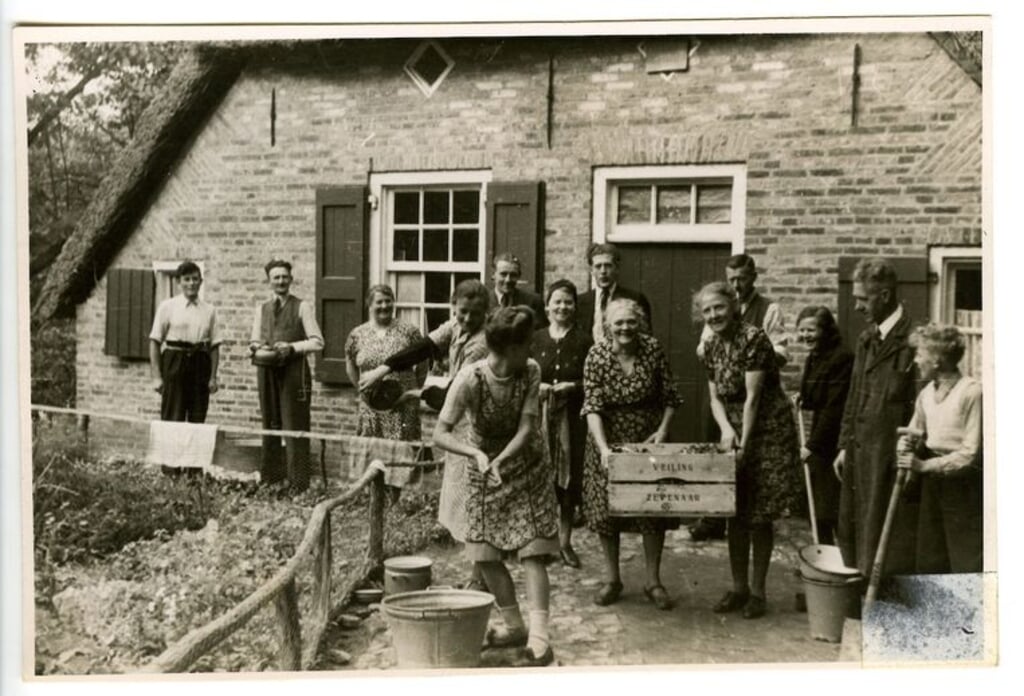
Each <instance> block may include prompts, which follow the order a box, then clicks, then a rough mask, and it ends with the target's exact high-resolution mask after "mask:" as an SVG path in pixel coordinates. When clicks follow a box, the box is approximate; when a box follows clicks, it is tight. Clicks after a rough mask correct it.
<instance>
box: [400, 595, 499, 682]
mask: <svg viewBox="0 0 1024 696" xmlns="http://www.w3.org/2000/svg"><path fill="white" fill-rule="evenodd" d="M493 604H494V595H492V594H489V593H487V592H476V591H474V590H428V591H421V592H403V593H401V594H396V595H391V596H388V597H385V598H384V601H383V602H381V605H380V608H381V613H382V614H383V615H384V618H385V620H386V621H387V623H388V627H389V628H390V629H391V640H392V643H393V644H394V646H395V653H396V656H397V658H398V666H399V667H400V668H403V669H433V668H438V667H477V666H479V664H480V649H481V646H482V645H483V642H484V634H485V633H486V632H487V620H488V618H489V617H490V614H491V605H493Z"/></svg>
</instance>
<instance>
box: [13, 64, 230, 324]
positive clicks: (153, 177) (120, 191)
mask: <svg viewBox="0 0 1024 696" xmlns="http://www.w3.org/2000/svg"><path fill="white" fill-rule="evenodd" d="M243 62H244V54H243V53H241V52H239V51H232V50H223V49H221V48H219V47H217V46H213V45H196V46H193V47H191V48H190V49H189V50H188V51H186V52H185V54H184V57H183V58H182V59H181V62H180V63H178V65H177V66H176V67H175V69H174V71H173V72H172V73H171V75H170V77H169V78H168V80H167V84H166V85H165V86H164V89H163V90H162V91H161V93H160V94H159V95H157V97H155V98H154V99H153V101H152V102H151V103H150V105H149V106H148V107H147V109H146V111H145V112H144V113H143V115H142V117H141V118H140V120H139V128H138V130H137V131H136V133H135V137H134V138H132V140H131V142H130V143H129V144H128V145H127V146H126V147H125V149H124V150H123V151H122V152H121V154H120V156H119V157H118V159H117V161H116V162H115V163H114V165H113V167H112V168H111V170H110V171H109V172H108V173H107V175H106V176H105V177H104V178H103V182H102V183H101V184H100V186H99V188H98V189H97V191H96V195H95V197H94V198H93V200H92V202H91V203H90V204H89V207H88V208H86V210H85V213H84V214H83V215H82V217H81V219H79V221H78V224H77V225H75V231H74V232H73V233H72V234H71V236H70V237H69V238H68V240H67V242H66V243H65V244H64V247H63V249H61V252H60V255H59V256H58V257H57V259H56V260H55V261H54V262H53V264H52V266H51V267H50V270H49V272H48V274H47V280H46V284H45V285H44V286H43V289H42V291H40V293H39V298H38V300H37V301H36V303H35V307H34V308H33V316H34V318H36V319H48V318H50V317H52V316H58V315H66V314H68V313H70V312H71V311H72V310H73V309H74V307H75V305H76V304H78V303H80V302H82V301H84V300H85V299H86V298H87V297H88V295H89V293H90V292H91V291H92V289H93V287H94V286H95V284H96V280H97V279H98V278H100V277H101V276H102V275H103V273H104V272H105V271H106V270H107V266H108V265H109V264H110V262H111V260H112V259H113V258H114V256H115V255H116V254H117V252H118V251H119V250H120V249H121V247H122V246H123V245H124V243H125V242H126V241H127V240H128V237H129V236H130V235H131V234H132V232H133V231H134V230H135V227H136V225H137V224H138V222H139V220H141V219H142V217H143V215H145V213H146V210H147V208H148V207H149V205H150V203H151V202H152V200H153V199H154V197H155V196H156V194H157V193H158V192H159V191H160V189H161V187H162V186H163V184H164V182H165V181H166V180H167V179H168V177H169V176H170V174H171V171H172V169H173V168H174V166H175V164H176V163H177V162H178V160H179V159H180V157H181V156H182V154H183V150H184V148H183V143H187V142H189V141H190V140H191V138H192V136H193V135H194V134H195V133H196V132H198V130H199V129H200V128H201V127H202V124H203V123H205V121H206V118H207V117H208V116H209V115H210V114H211V113H212V111H213V109H214V108H216V106H217V105H218V104H219V103H220V100H221V98H222V97H223V96H224V95H225V94H226V93H227V91H228V89H229V88H230V87H231V85H232V84H234V82H235V79H236V78H237V77H238V74H239V72H240V71H241V67H242V64H243Z"/></svg>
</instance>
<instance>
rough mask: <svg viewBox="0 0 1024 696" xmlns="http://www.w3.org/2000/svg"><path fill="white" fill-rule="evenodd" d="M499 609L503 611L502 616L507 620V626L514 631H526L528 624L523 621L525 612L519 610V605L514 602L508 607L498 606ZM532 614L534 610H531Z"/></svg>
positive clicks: (510, 630) (531, 614)
mask: <svg viewBox="0 0 1024 696" xmlns="http://www.w3.org/2000/svg"><path fill="white" fill-rule="evenodd" d="M498 611H499V612H500V613H501V618H502V619H503V620H504V621H505V628H507V629H508V630H509V632H512V631H525V630H526V624H525V623H523V614H522V612H520V611H519V605H518V604H513V605H511V606H507V607H498ZM530 616H531V617H532V616H533V612H530Z"/></svg>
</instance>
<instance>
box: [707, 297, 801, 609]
mask: <svg viewBox="0 0 1024 696" xmlns="http://www.w3.org/2000/svg"><path fill="white" fill-rule="evenodd" d="M694 307H695V309H696V310H698V311H699V314H700V316H702V317H703V319H704V322H705V323H706V324H707V326H708V327H709V328H710V329H711V331H712V335H711V337H710V338H709V339H708V341H707V343H706V344H705V350H704V363H705V365H706V366H707V369H708V389H709V390H710V393H711V413H712V415H713V416H714V418H715V422H716V423H718V427H719V429H720V430H721V433H722V441H721V446H722V447H723V448H724V449H726V450H735V452H736V516H735V517H732V518H730V519H729V522H728V538H729V567H730V570H731V571H732V583H733V589H732V590H730V591H728V592H726V593H725V595H724V596H723V597H722V599H721V600H719V602H718V604H716V605H715V607H714V611H715V612H716V613H725V612H731V611H737V610H742V611H743V617H744V618H747V619H756V618H758V617H761V616H764V612H765V581H766V579H767V577H768V564H769V562H770V561H771V557H772V547H773V545H774V543H775V540H774V532H773V529H772V522H773V520H775V519H778V518H780V517H783V516H785V515H786V514H788V512H789V511H793V510H796V509H797V507H798V506H799V505H800V502H801V486H802V474H801V469H800V464H799V449H798V447H797V437H796V425H795V424H794V422H793V411H792V407H791V406H790V403H789V401H788V400H787V399H786V395H785V394H784V393H783V391H782V385H781V383H780V381H779V368H778V363H777V362H776V360H775V352H774V350H773V348H772V344H771V341H770V340H769V339H768V335H767V334H766V333H765V332H764V330H763V329H760V328H758V327H756V326H752V325H751V324H747V323H744V322H743V321H742V320H741V319H740V313H739V301H738V300H737V298H736V292H735V291H734V290H733V289H732V287H731V286H730V285H729V284H728V283H722V282H718V283H709V284H708V285H705V286H704V287H703V288H701V289H700V291H699V292H698V293H697V295H696V296H695V297H694ZM751 548H753V572H752V573H751V574H750V578H749V580H748V568H749V565H750V557H751Z"/></svg>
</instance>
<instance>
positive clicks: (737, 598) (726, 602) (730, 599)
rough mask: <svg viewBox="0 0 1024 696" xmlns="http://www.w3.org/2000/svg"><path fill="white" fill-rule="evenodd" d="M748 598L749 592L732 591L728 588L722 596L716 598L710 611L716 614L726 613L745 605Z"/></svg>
mask: <svg viewBox="0 0 1024 696" xmlns="http://www.w3.org/2000/svg"><path fill="white" fill-rule="evenodd" d="M749 600H750V592H749V591H748V592H733V591H732V590H729V591H728V592H726V593H725V594H724V595H722V598H721V599H720V600H718V604H716V605H715V606H714V607H713V608H712V609H711V611H713V612H715V613H716V614H728V613H729V612H731V611H738V610H740V609H743V608H744V607H745V606H747V602H748V601H749Z"/></svg>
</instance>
